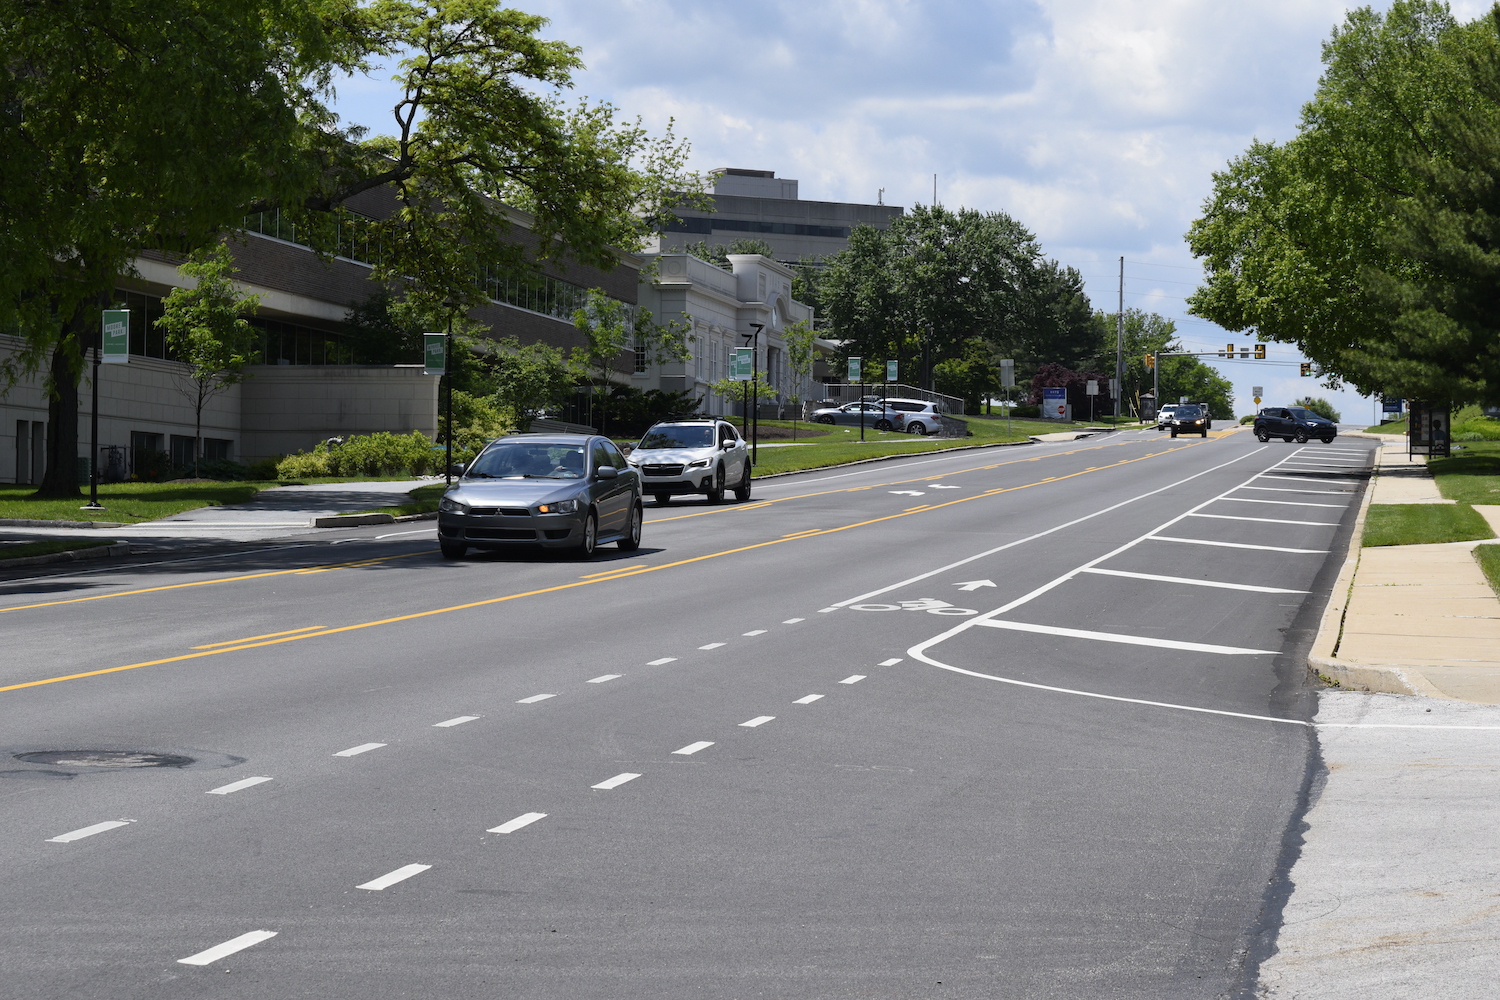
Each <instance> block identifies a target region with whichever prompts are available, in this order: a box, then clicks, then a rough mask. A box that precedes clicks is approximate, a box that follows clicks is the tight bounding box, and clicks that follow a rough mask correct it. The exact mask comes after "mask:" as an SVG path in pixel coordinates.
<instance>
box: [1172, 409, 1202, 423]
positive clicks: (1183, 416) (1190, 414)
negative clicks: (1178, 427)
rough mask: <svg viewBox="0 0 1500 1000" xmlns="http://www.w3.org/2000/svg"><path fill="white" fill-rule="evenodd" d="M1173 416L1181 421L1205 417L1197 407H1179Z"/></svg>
mask: <svg viewBox="0 0 1500 1000" xmlns="http://www.w3.org/2000/svg"><path fill="white" fill-rule="evenodd" d="M1173 414H1174V416H1176V417H1177V419H1179V420H1197V419H1198V418H1199V417H1201V416H1203V411H1202V410H1200V409H1198V407H1196V406H1179V407H1177V409H1176V410H1175V411H1173Z"/></svg>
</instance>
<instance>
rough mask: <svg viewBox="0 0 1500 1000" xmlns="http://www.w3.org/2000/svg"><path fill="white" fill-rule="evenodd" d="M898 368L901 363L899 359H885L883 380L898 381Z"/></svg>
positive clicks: (899, 368)
mask: <svg viewBox="0 0 1500 1000" xmlns="http://www.w3.org/2000/svg"><path fill="white" fill-rule="evenodd" d="M900 370H901V363H900V362H899V361H887V362H886V363H885V380H886V381H887V382H898V381H900V375H899V372H900Z"/></svg>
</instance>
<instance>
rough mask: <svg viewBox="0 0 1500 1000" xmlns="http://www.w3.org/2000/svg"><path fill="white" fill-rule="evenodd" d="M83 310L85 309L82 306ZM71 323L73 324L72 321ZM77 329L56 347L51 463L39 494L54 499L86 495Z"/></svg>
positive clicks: (49, 439) (49, 446) (49, 442)
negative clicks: (81, 484)
mask: <svg viewBox="0 0 1500 1000" xmlns="http://www.w3.org/2000/svg"><path fill="white" fill-rule="evenodd" d="M80 311H81V310H80ZM70 326H71V324H70ZM77 336H78V335H77V331H76V330H72V329H70V330H69V331H68V332H67V333H65V334H64V335H63V336H62V338H61V339H59V340H58V342H57V346H56V347H54V348H53V349H52V371H51V392H49V393H48V398H47V467H46V470H45V471H44V472H43V473H42V484H41V487H40V488H39V489H38V490H37V491H36V494H35V495H36V496H38V497H43V498H47V499H53V500H68V499H72V498H74V497H82V495H83V494H82V493H80V492H79V489H78V376H79V373H80V371H81V368H82V366H81V364H80V362H79V360H78V359H79V352H77V351H76V350H75V349H74V348H75V345H76V344H77V343H78V340H77Z"/></svg>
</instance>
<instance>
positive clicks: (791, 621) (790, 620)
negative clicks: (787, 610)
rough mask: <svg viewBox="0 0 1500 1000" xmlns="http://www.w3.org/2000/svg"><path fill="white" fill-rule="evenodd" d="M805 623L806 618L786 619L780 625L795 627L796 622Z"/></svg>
mask: <svg viewBox="0 0 1500 1000" xmlns="http://www.w3.org/2000/svg"><path fill="white" fill-rule="evenodd" d="M805 621H807V619H806V618H788V619H787V620H786V621H784V622H782V623H781V624H783V625H795V624H797V623H798V622H805Z"/></svg>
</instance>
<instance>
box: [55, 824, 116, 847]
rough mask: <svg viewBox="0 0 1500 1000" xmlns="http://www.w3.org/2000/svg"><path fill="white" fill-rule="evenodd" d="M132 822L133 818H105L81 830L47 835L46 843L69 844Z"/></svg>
mask: <svg viewBox="0 0 1500 1000" xmlns="http://www.w3.org/2000/svg"><path fill="white" fill-rule="evenodd" d="M134 822H135V820H133V819H110V820H105V821H104V822H103V823H95V824H94V825H93V826H86V827H84V828H83V829H82V830H74V831H73V832H72V833H64V834H62V835H61V836H58V837H48V838H47V843H49V844H71V843H72V842H73V841H75V840H82V839H83V838H84V837H92V836H93V835H94V834H96V833H103V832H104V831H106V830H118V829H119V828H120V827H122V826H129V825H130V824H131V823H134Z"/></svg>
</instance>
